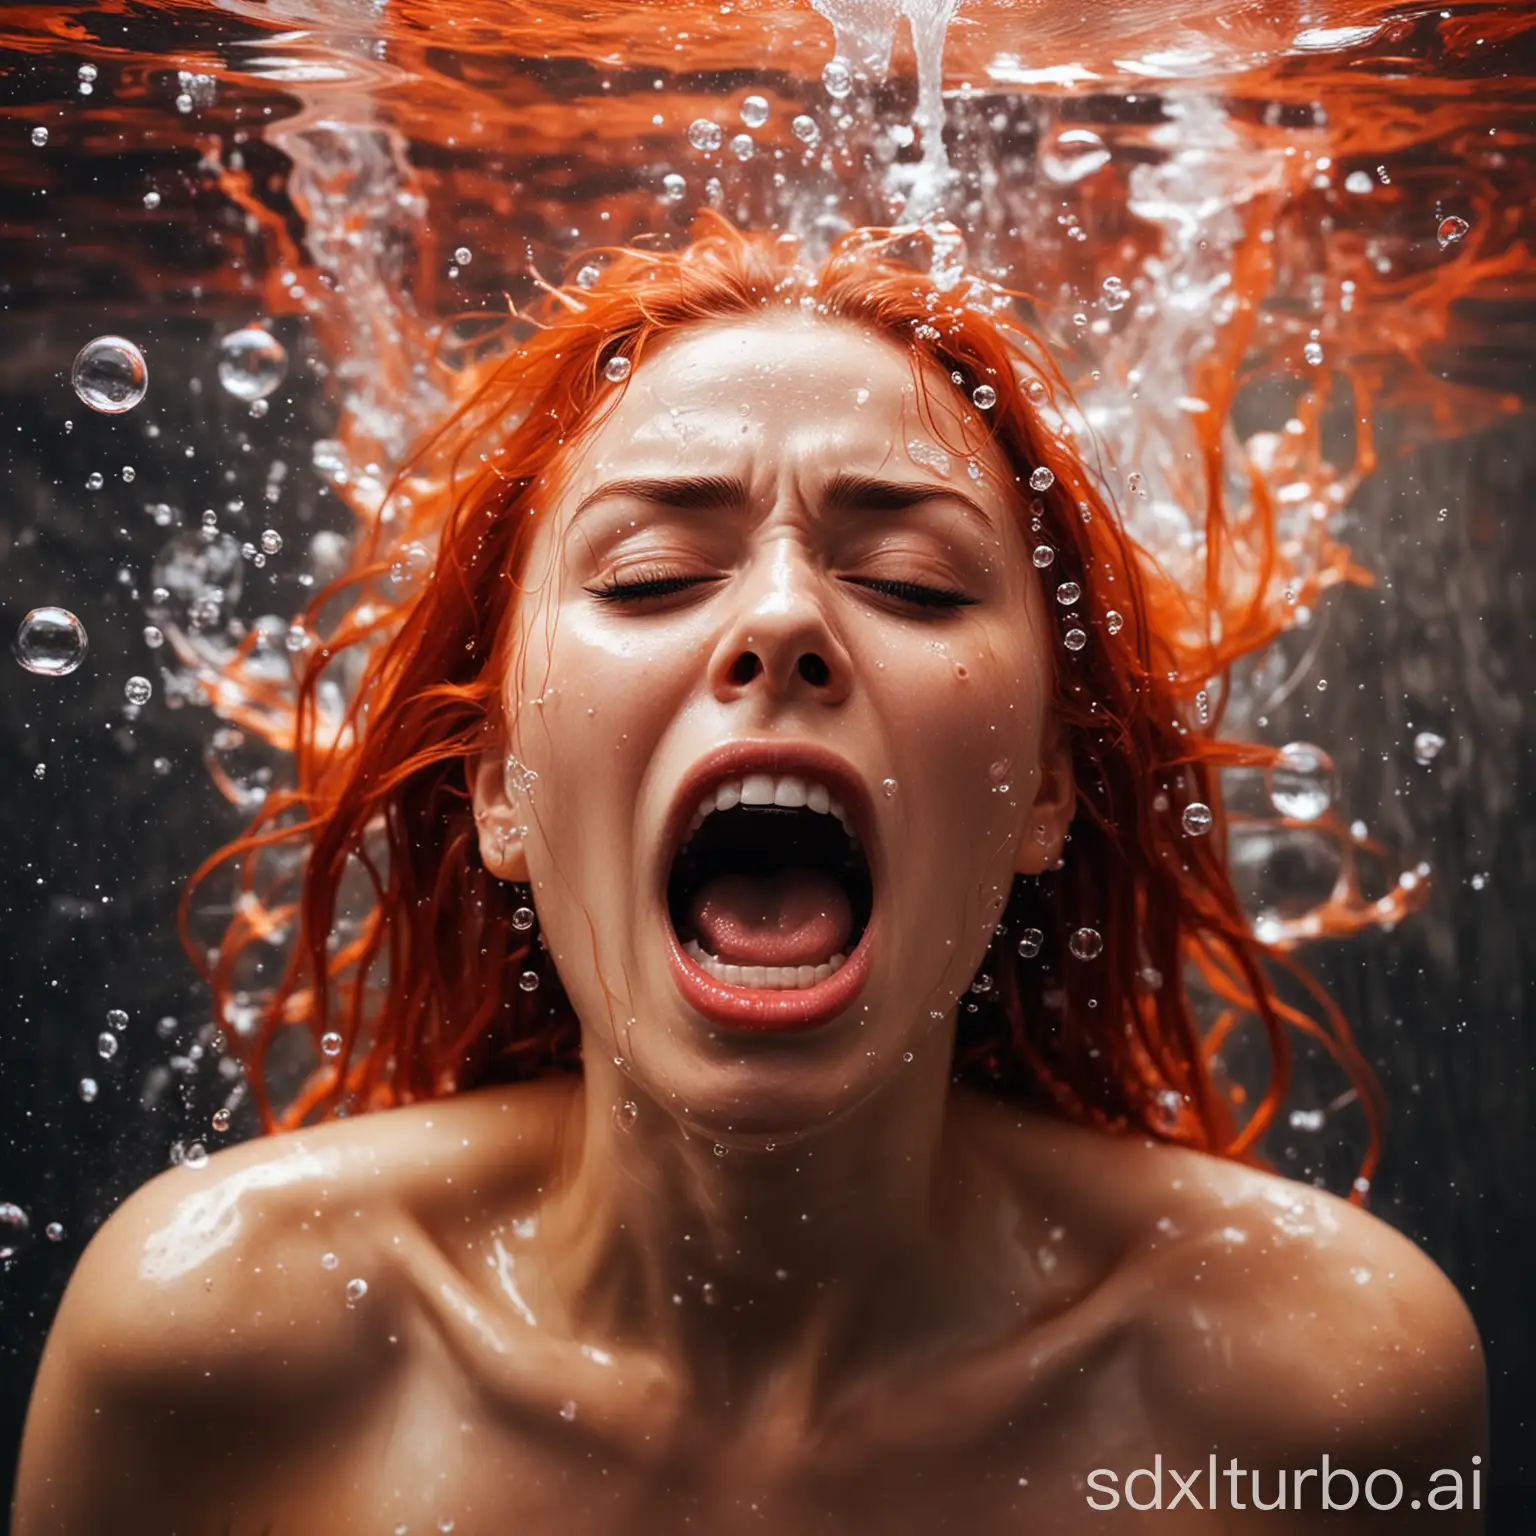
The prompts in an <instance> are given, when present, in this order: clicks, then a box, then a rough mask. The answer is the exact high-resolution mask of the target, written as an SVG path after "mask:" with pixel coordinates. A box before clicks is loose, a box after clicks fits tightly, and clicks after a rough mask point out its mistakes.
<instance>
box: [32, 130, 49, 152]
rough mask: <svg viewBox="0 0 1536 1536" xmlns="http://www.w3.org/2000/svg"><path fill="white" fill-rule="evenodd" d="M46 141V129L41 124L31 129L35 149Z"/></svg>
mask: <svg viewBox="0 0 1536 1536" xmlns="http://www.w3.org/2000/svg"><path fill="white" fill-rule="evenodd" d="M47 142H48V130H47V129H46V128H44V127H42V126H41V125H39V126H38V127H36V128H34V129H33V130H32V143H33V146H34V147H35V148H37V149H41V148H42V147H43V145H45V144H46V143H47Z"/></svg>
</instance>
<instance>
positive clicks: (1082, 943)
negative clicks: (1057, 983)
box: [1067, 928, 1104, 960]
mask: <svg viewBox="0 0 1536 1536" xmlns="http://www.w3.org/2000/svg"><path fill="white" fill-rule="evenodd" d="M1067 948H1068V949H1070V950H1071V951H1072V953H1073V955H1074V956H1075V957H1076V958H1077V959H1079V960H1092V959H1093V958H1094V957H1095V956H1096V955H1098V954H1099V952H1100V951H1101V950H1102V949H1103V948H1104V936H1103V935H1102V934H1101V933H1100V932H1099V930H1098V929H1097V928H1078V929H1076V930H1075V931H1074V932H1073V934H1072V937H1071V938H1070V939H1069V940H1068V941H1067Z"/></svg>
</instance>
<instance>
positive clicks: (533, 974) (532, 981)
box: [517, 971, 539, 992]
mask: <svg viewBox="0 0 1536 1536" xmlns="http://www.w3.org/2000/svg"><path fill="white" fill-rule="evenodd" d="M517 985H518V987H519V989H520V990H521V991H524V992H537V991H538V990H539V973H538V972H537V971H524V972H523V974H522V975H521V976H519V977H518V978H517Z"/></svg>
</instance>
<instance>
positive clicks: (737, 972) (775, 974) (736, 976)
mask: <svg viewBox="0 0 1536 1536" xmlns="http://www.w3.org/2000/svg"><path fill="white" fill-rule="evenodd" d="M683 950H684V952H685V953H686V954H687V955H688V957H689V958H690V959H691V960H692V961H693V962H694V964H695V965H697V966H698V967H699V969H700V970H703V971H708V972H709V974H710V975H711V976H713V977H714V978H715V980H716V981H724V982H728V983H729V984H730V985H731V986H733V987H749V988H760V989H762V990H763V991H769V990H778V991H791V992H793V991H798V990H799V989H800V988H802V987H814V986H815V985H816V983H817V982H819V981H825V980H826V979H827V978H828V977H829V976H831V975H832V974H833V973H834V972H836V971H840V970H841V969H842V968H843V965H844V963H845V962H846V961H847V959H848V957H847V955H844V954H836V955H833V956H832V958H831V959H830V960H826V961H823V963H822V964H820V965H731V964H729V963H728V962H727V961H724V960H717V959H716V958H715V957H714V956H713V955H712V954H710V953H709V951H708V950H706V949H704V948H702V947H701V946H700V944H699V941H698V940H697V939H689V941H688V942H687V943H686V944H685V945H683Z"/></svg>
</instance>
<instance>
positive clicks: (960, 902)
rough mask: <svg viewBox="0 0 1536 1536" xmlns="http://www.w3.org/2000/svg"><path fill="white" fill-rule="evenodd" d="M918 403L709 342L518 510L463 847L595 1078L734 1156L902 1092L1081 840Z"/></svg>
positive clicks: (977, 484) (813, 328) (890, 357)
mask: <svg viewBox="0 0 1536 1536" xmlns="http://www.w3.org/2000/svg"><path fill="white" fill-rule="evenodd" d="M922 385H923V388H922V389H921V390H920V389H919V387H918V382H917V380H916V379H915V378H914V374H913V366H912V363H911V361H910V359H909V357H908V356H907V355H906V354H905V353H904V352H902V351H901V350H899V349H898V348H897V347H896V346H894V345H893V344H891V343H889V342H887V341H885V340H883V339H881V338H878V337H876V336H874V335H872V334H869V333H866V332H864V331H862V330H859V329H856V328H854V327H852V326H849V325H846V324H841V323H828V322H825V321H817V320H813V319H810V318H802V317H799V316H796V317H792V318H791V317H783V318H779V319H764V320H762V321H754V322H745V323H731V324H711V325H706V326H700V327H697V328H695V329H692V330H689V331H686V332H684V333H682V334H680V335H678V336H676V337H675V338H673V339H672V340H670V341H669V342H668V344H666V345H665V346H664V347H662V348H660V349H659V350H657V351H656V352H654V353H653V354H652V355H651V356H649V357H648V358H647V359H646V360H645V361H644V363H643V364H642V365H641V366H639V367H638V368H637V369H636V370H635V372H634V374H633V376H632V377H631V378H630V380H629V382H628V385H627V387H626V388H625V389H624V392H623V396H622V398H621V399H620V400H619V401H618V403H617V405H616V406H615V407H614V409H613V410H612V412H611V414H609V415H607V416H606V418H605V419H603V420H602V421H601V423H600V424H599V425H597V426H596V427H595V429H593V430H592V431H591V432H589V433H588V434H587V435H585V436H584V437H583V438H582V439H581V440H580V441H579V442H577V443H576V444H574V445H573V446H572V448H571V449H570V450H569V452H568V454H567V457H566V459H565V461H564V462H563V463H562V465H561V466H560V470H559V476H558V484H556V485H552V486H551V488H550V489H549V495H550V497H551V502H550V504H549V505H548V506H547V507H539V508H538V511H539V512H540V513H542V514H543V520H542V523H541V526H540V529H539V532H538V533H537V535H536V536H535V538H534V540H533V543H532V547H531V552H530V557H529V564H528V567H527V570H526V571H525V573H524V580H523V589H522V594H521V596H520V599H519V603H518V606H517V609H516V612H515V618H514V629H515V634H514V642H515V646H514V651H513V654H514V655H515V656H516V658H517V661H516V663H515V665H514V668H513V672H512V675H511V676H509V677H508V679H507V681H506V708H507V717H508V720H509V721H510V727H509V731H510V736H509V747H510V752H511V759H510V762H509V764H508V765H507V766H506V771H505V772H503V764H502V763H501V762H500V761H499V760H498V761H494V762H492V761H489V760H488V761H486V762H483V763H482V764H481V765H480V769H479V772H478V773H477V776H476V805H477V810H478V811H479V813H480V817H481V846H482V850H483V852H484V855H485V858H486V861H487V863H488V865H489V866H490V867H491V868H492V870H493V871H494V872H496V873H499V874H502V875H503V876H505V877H507V878H517V879H528V880H530V881H531V882H532V885H533V888H534V896H535V905H536V907H537V909H538V915H539V920H540V924H541V928H542V931H543V934H544V938H545V940H546V942H547V944H548V946H549V948H550V951H551V952H552V954H553V955H554V957H555V959H556V963H557V965H558V968H559V972H560V976H561V980H562V982H563V984H564V986H565V987H566V989H567V991H568V993H569V995H570V997H571V1001H572V1003H573V1004H574V1006H575V1008H576V1011H577V1013H578V1015H579V1017H580V1019H581V1021H582V1026H583V1031H584V1043H585V1048H586V1053H587V1055H588V1059H591V1057H592V1053H593V1052H594V1051H599V1052H602V1053H603V1054H604V1055H605V1056H611V1057H617V1058H621V1059H622V1062H623V1063H624V1067H625V1070H626V1071H627V1072H628V1073H629V1074H630V1076H631V1077H632V1078H633V1079H634V1080H635V1086H636V1087H638V1088H639V1089H640V1090H642V1091H644V1092H646V1093H648V1094H649V1095H650V1096H652V1097H653V1098H654V1099H656V1100H657V1101H658V1102H659V1103H661V1104H662V1105H664V1106H669V1107H670V1108H671V1110H672V1111H673V1113H675V1114H676V1115H678V1116H679V1117H681V1118H683V1119H684V1120H685V1121H686V1122H687V1123H688V1124H690V1125H691V1126H692V1127H694V1128H695V1129H696V1130H698V1131H699V1133H700V1134H706V1135H709V1136H712V1137H714V1138H715V1139H716V1140H719V1141H722V1142H725V1143H726V1144H730V1143H731V1142H732V1140H733V1139H735V1140H737V1141H738V1142H741V1143H742V1144H747V1143H751V1142H756V1141H760V1140H761V1139H764V1138H768V1139H771V1138H774V1137H781V1138H782V1137H784V1136H788V1135H792V1134H794V1133H795V1132H796V1131H797V1130H803V1129H808V1128H810V1127H811V1126H814V1125H819V1124H824V1123H826V1122H827V1121H828V1120H830V1119H833V1118H835V1117H837V1116H838V1115H839V1113H840V1112H841V1111H843V1110H845V1109H847V1108H848V1107H851V1106H852V1105H853V1104H855V1103H857V1102H859V1101H861V1100H863V1099H864V1098H865V1097H866V1096H867V1095H868V1094H870V1093H871V1092H873V1091H874V1090H876V1089H877V1088H878V1087H879V1086H880V1085H881V1084H882V1083H885V1082H887V1081H889V1080H890V1079H891V1078H892V1077H893V1076H894V1075H896V1074H899V1073H901V1072H902V1071H903V1070H910V1068H909V1067H907V1066H906V1065H905V1064H906V1062H909V1061H911V1060H912V1059H914V1055H915V1056H916V1057H917V1058H918V1059H920V1058H921V1054H922V1053H921V1051H920V1047H921V1046H922V1045H923V1043H924V1041H925V1040H926V1039H928V1038H929V1037H930V1036H931V1035H932V1034H933V1032H935V1031H938V1030H941V1029H943V1028H944V1024H945V1021H946V1019H947V1018H948V1016H949V1015H950V1013H951V1010H952V1009H953V1007H954V1005H955V1003H956V1000H957V999H958V998H959V997H960V995H961V994H962V993H963V992H964V991H965V990H966V989H967V987H968V986H969V985H970V983H971V981H972V979H973V977H974V975H975V973H976V971H977V968H978V966H979V964H980V962H981V959H982V956H983V954H984V951H985V949H986V947H987V944H988V942H989V939H990V937H991V934H992V931H993V928H994V926H995V924H996V922H997V919H998V918H999V916H1000V915H1001V912H1002V908H1003V904H1004V901H1005V899H1006V897H1007V894H1008V891H1009V887H1010V885H1011V882H1012V879H1013V876H1014V873H1015V872H1016V871H1024V872H1033V871H1037V870H1039V869H1041V868H1042V867H1044V866H1045V865H1046V864H1047V863H1048V862H1050V861H1051V860H1053V859H1054V858H1055V856H1056V855H1057V853H1058V852H1059V849H1060V844H1061V840H1062V836H1063V834H1064V831H1065V826H1066V822H1067V821H1068V819H1069V818H1070V813H1071V807H1072V799H1073V794H1072V786H1071V784H1070V780H1069V770H1068V768H1067V766H1066V755H1065V752H1064V751H1063V748H1062V744H1061V742H1060V741H1059V739H1058V732H1057V731H1056V730H1055V729H1054V728H1053V726H1052V722H1051V719H1050V717H1049V715H1048V713H1047V702H1048V699H1049V696H1050V684H1051V667H1050V645H1049V639H1048V634H1047V630H1046V627H1045V626H1046V624H1047V623H1048V622H1049V618H1048V616H1047V614H1046V612H1045V607H1046V605H1045V603H1044V601H1043V599H1042V597H1041V595H1040V592H1039V590H1038V587H1037V583H1036V578H1035V573H1034V570H1033V569H1032V566H1031V561H1030V558H1029V549H1028V545H1027V543H1026V537H1025V533H1024V531H1023V529H1022V527H1021V519H1020V518H1019V515H1018V501H1019V490H1018V488H1017V487H1016V486H1015V485H1014V483H1013V479H1012V476H1011V474H1010V473H1009V472H1008V470H1007V468H1006V465H1005V462H1004V460H1003V458H1002V456H1001V455H1000V454H998V453H997V452H996V451H995V450H993V449H992V448H991V446H990V445H989V444H988V443H987V441H986V429H985V424H984V420H983V417H982V414H981V413H979V412H977V411H976V410H975V409H974V408H973V407H972V406H971V404H970V403H969V401H967V400H965V399H964V398H963V397H962V396H961V394H960V392H959V391H958V390H957V389H956V388H955V387H954V386H953V385H952V384H951V383H950V381H949V380H948V378H947V377H946V376H945V375H944V374H942V373H940V372H938V371H936V370H930V371H929V372H928V373H927V374H926V375H924V377H923V380H922ZM924 397H926V398H924ZM1029 542H1030V543H1033V542H1034V541H1033V540H1031V541H1029ZM930 1043H931V1042H930ZM908 1053H913V1054H908Z"/></svg>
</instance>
